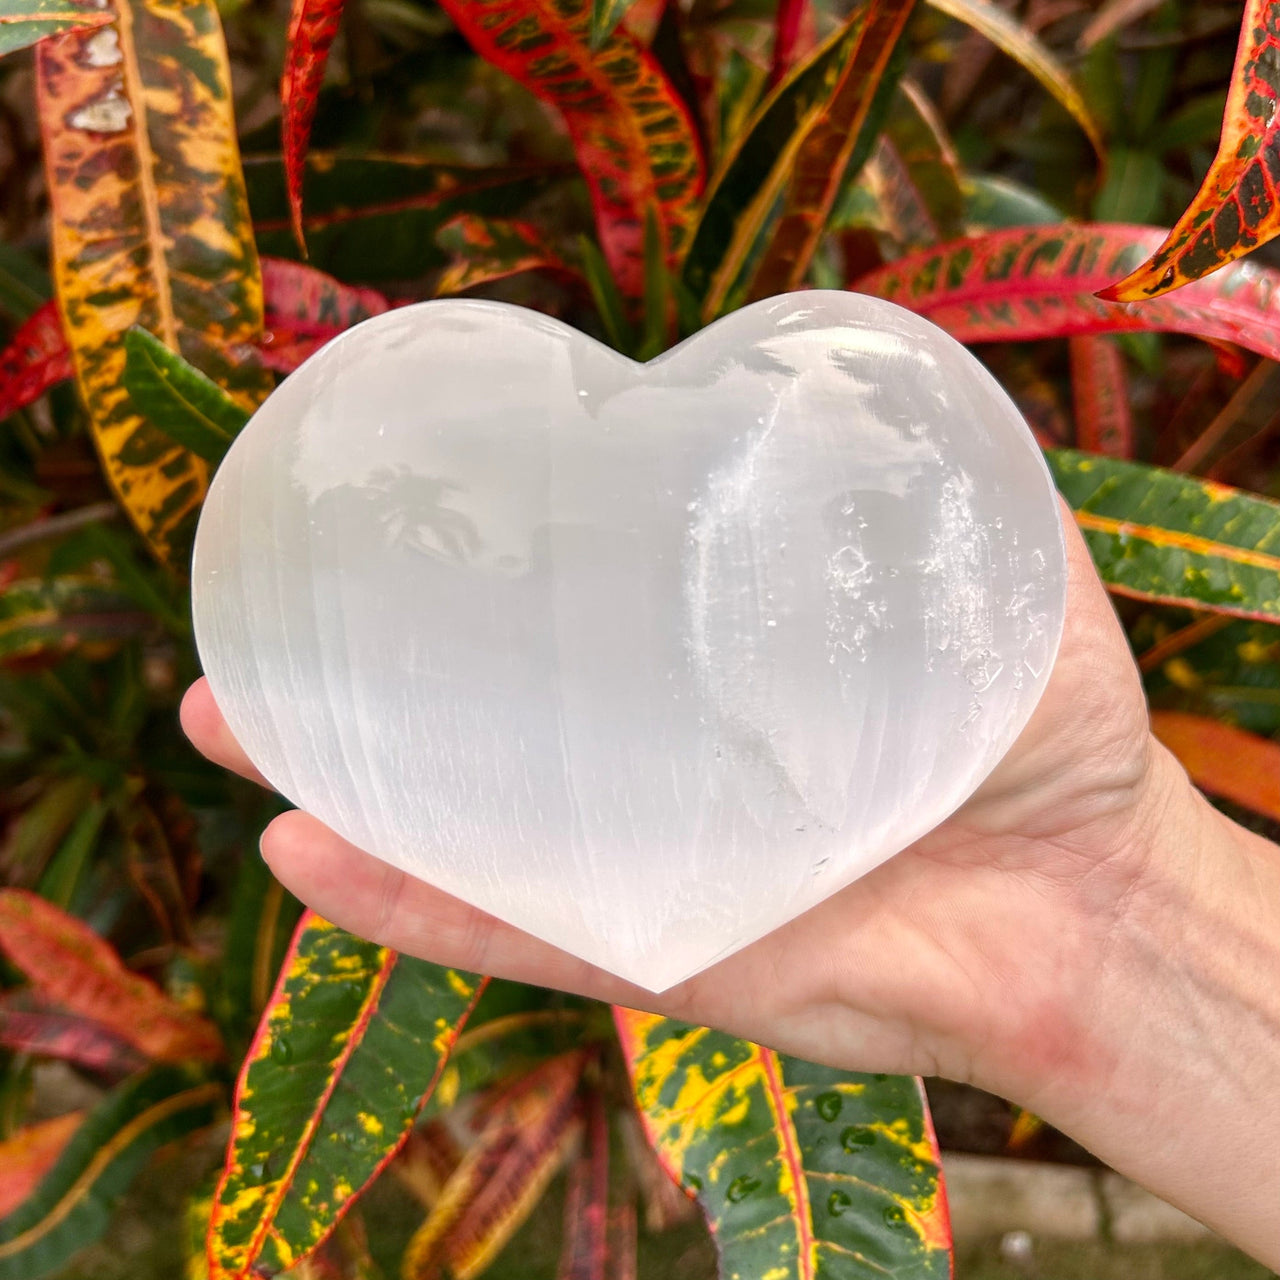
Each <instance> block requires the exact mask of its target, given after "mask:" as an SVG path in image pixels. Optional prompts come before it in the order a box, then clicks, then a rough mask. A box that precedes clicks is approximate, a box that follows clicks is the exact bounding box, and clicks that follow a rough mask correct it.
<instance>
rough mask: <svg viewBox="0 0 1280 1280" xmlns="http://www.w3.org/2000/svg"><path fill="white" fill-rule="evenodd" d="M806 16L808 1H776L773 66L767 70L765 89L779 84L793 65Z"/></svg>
mask: <svg viewBox="0 0 1280 1280" xmlns="http://www.w3.org/2000/svg"><path fill="white" fill-rule="evenodd" d="M806 14H809V4H808V0H778V14H777V17H775V18H774V20H773V65H772V66H771V67H770V68H769V80H768V83H767V84H766V86H765V87H766V89H772V88H773V86H774V85H776V84H780V83H781V82H782V81H783V79H784V78H785V77H786V74H787V72H788V71H790V70H791V68H792V66H793V65H794V63H795V60H796V49H797V47H798V46H799V43H800V28H801V26H802V25H803V23H804V20H805V16H806ZM810 21H812V15H810Z"/></svg>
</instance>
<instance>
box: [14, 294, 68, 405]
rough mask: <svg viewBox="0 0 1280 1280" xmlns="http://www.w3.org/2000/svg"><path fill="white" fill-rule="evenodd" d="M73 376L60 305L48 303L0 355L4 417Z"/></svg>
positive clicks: (27, 321) (31, 318)
mask: <svg viewBox="0 0 1280 1280" xmlns="http://www.w3.org/2000/svg"><path fill="white" fill-rule="evenodd" d="M69 377H71V352H70V351H69V350H68V349H67V344H66V340H65V339H64V338H63V336H62V319H61V317H60V316H59V315H58V304H57V303H56V302H46V303H45V304H44V305H43V306H42V307H40V308H39V309H38V310H37V311H35V312H33V313H32V315H31V316H30V317H28V319H26V320H25V321H23V323H22V324H21V326H19V328H18V331H17V332H16V333H15V334H14V335H13V338H12V340H11V341H10V343H9V345H8V346H7V347H6V348H5V349H4V351H3V352H0V418H7V417H8V416H9V415H10V414H11V413H13V412H14V411H15V410H17V409H25V408H26V407H27V405H29V404H30V403H31V402H32V401H33V400H38V399H39V398H40V397H41V396H42V395H44V393H45V392H46V391H48V390H49V388H50V387H52V386H55V385H56V384H57V383H59V382H62V381H63V380H64V379H65V378H69Z"/></svg>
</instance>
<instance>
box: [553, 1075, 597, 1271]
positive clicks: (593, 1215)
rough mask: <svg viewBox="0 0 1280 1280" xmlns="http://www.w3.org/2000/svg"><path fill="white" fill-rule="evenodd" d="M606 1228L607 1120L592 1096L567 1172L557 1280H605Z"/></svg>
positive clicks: (593, 1095) (595, 1096)
mask: <svg viewBox="0 0 1280 1280" xmlns="http://www.w3.org/2000/svg"><path fill="white" fill-rule="evenodd" d="M609 1226H610V1223H609V1118H608V1116H607V1115H606V1114H605V1109H604V1098H603V1096H602V1095H601V1094H600V1093H599V1092H596V1093H593V1094H592V1095H591V1099H590V1102H589V1103H588V1108H587V1133H586V1147H585V1149H584V1150H583V1151H582V1153H581V1154H580V1155H579V1156H578V1158H577V1160H575V1161H574V1164H573V1168H572V1169H571V1170H570V1171H569V1187H568V1190H567V1191H566V1192H565V1200H564V1244H563V1246H562V1249H561V1253H560V1270H559V1273H558V1280H607V1275H608V1270H607V1269H608V1262H609V1249H608V1243H609V1241H608V1237H609Z"/></svg>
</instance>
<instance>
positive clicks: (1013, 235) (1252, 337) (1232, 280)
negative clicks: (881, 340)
mask: <svg viewBox="0 0 1280 1280" xmlns="http://www.w3.org/2000/svg"><path fill="white" fill-rule="evenodd" d="M1160 238H1161V233H1160V232H1159V231H1154V230H1152V229H1151V228H1150V227H1128V226H1118V225H1112V224H1107V223H1060V224H1058V225H1057V226H1036V227H1020V228H1011V229H1009V230H1005V231H993V232H990V233H988V234H986V235H982V236H973V237H970V238H967V239H963V240H953V241H951V242H950V243H948V244H944V245H939V246H938V247H937V248H936V249H925V250H921V251H920V252H918V253H913V254H909V255H908V256H907V257H905V258H900V259H899V260H898V261H896V262H893V263H890V264H889V265H888V266H886V267H882V268H880V269H878V270H876V271H873V272H871V273H870V274H869V275H865V276H863V277H861V279H859V280H857V281H856V282H855V283H854V285H853V288H854V289H855V290H857V291H858V292H859V293H869V294H873V295H874V296H876V297H880V298H888V299H889V300H890V301H891V302H896V303H898V304H899V305H900V306H904V307H907V308H909V309H910V310H912V311H915V312H917V313H918V314H920V315H922V316H924V317H926V318H927V319H929V320H932V321H933V322H934V324H936V325H938V326H940V327H941V328H943V329H945V330H946V331H947V332H948V333H949V334H951V336H952V337H953V338H957V339H958V340H959V341H961V342H965V343H974V342H1012V341H1023V340H1026V339H1030V338H1060V337H1069V336H1071V335H1072V334H1078V333H1088V334H1095V333H1132V332H1142V331H1147V330H1150V331H1159V330H1165V331H1169V332H1174V333H1188V334H1192V335H1194V336H1196V337H1199V338H1204V339H1206V340H1209V341H1221V342H1234V343H1236V344H1238V345H1239V346H1242V347H1245V348H1247V349H1248V350H1250V351H1256V352H1257V353H1258V354H1259V355H1265V356H1267V357H1269V358H1270V359H1273V360H1275V359H1280V272H1276V271H1273V270H1270V269H1268V268H1265V267H1255V266H1253V265H1252V264H1240V265H1237V266H1234V267H1230V268H1228V269H1227V270H1226V271H1222V272H1219V273H1218V274H1217V275H1215V276H1213V277H1212V278H1211V279H1208V280H1200V281H1197V282H1196V283H1194V284H1191V285H1188V286H1187V287H1186V288H1185V289H1182V290H1180V291H1179V292H1178V293H1177V294H1176V295H1174V296H1172V297H1165V298H1154V299H1151V300H1149V301H1146V302H1135V303H1129V304H1123V305H1121V304H1116V303H1111V302H1104V301H1102V300H1101V299H1100V298H1098V297H1096V296H1095V294H1096V292H1097V290H1098V289H1099V288H1101V287H1102V285H1103V283H1105V281H1107V280H1109V279H1113V278H1114V277H1115V275H1116V274H1117V273H1119V272H1122V271H1125V270H1127V269H1128V267H1129V266H1130V265H1132V263H1133V262H1135V261H1140V260H1141V259H1142V258H1143V257H1145V256H1146V255H1147V254H1149V253H1150V252H1151V249H1152V248H1153V247H1154V246H1155V245H1156V244H1157V243H1159V241H1160Z"/></svg>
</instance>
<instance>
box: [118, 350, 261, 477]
mask: <svg viewBox="0 0 1280 1280" xmlns="http://www.w3.org/2000/svg"><path fill="white" fill-rule="evenodd" d="M124 346H125V352H126V355H125V366H124V385H125V386H126V387H127V388H128V391H129V397H130V399H131V400H132V401H133V405H134V408H135V409H137V411H138V412H139V413H140V414H142V416H143V417H144V418H146V420H147V421H148V422H149V423H150V424H151V425H152V426H153V427H158V428H159V429H160V430H161V431H163V432H164V433H165V435H167V436H168V437H169V438H170V439H172V440H176V441H177V442H178V443H179V444H180V445H182V446H183V447H184V448H185V449H189V450H190V451H191V452H192V453H194V454H195V455H196V457H197V458H203V459H204V460H205V461H206V462H209V463H213V464H214V465H216V464H217V463H219V462H221V461H222V455H223V454H224V453H226V451H227V449H228V448H230V446H231V442H232V441H233V440H234V439H235V438H236V435H237V434H238V433H239V431H240V429H241V428H242V427H243V426H244V424H245V423H246V422H248V421H249V415H248V413H246V412H245V410H244V409H243V408H241V406H240V405H238V404H237V403H236V402H235V401H234V400H232V399H231V397H230V396H229V395H227V393H226V392H225V391H223V389H222V388H221V387H220V386H218V384H217V383H216V382H213V381H211V380H210V379H209V378H206V377H205V376H204V374H203V373H201V372H200V370H199V369H194V368H192V366H191V365H189V364H188V363H187V362H186V361H185V360H184V359H183V358H182V357H181V356H179V355H175V354H174V353H173V352H172V351H170V350H169V348H168V347H166V346H165V345H164V343H163V342H161V341H160V340H159V339H158V338H153V337H152V336H151V334H149V333H148V332H147V331H146V330H145V329H130V330H129V331H128V332H127V333H126V334H125V335H124Z"/></svg>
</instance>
